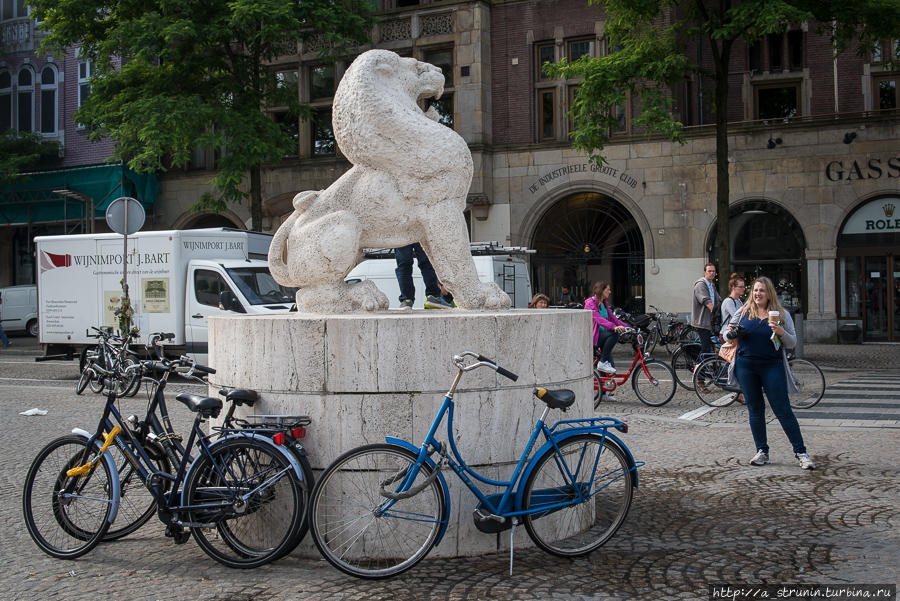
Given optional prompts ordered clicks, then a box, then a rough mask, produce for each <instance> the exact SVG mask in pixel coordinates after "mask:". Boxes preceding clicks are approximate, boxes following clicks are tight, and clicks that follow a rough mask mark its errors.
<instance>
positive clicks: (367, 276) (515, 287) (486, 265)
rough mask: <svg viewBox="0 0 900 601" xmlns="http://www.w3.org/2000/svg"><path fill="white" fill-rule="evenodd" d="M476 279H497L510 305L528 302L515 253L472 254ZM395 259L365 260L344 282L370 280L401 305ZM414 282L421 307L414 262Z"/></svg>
mask: <svg viewBox="0 0 900 601" xmlns="http://www.w3.org/2000/svg"><path fill="white" fill-rule="evenodd" d="M472 259H473V260H474V261H475V269H476V271H477V272H478V279H479V280H481V281H482V282H496V283H497V285H498V286H500V288H502V289H503V291H504V292H506V293H507V294H508V295H509V299H510V301H512V306H513V307H514V308H518V309H524V308H526V307H528V303H529V302H531V279H530V278H529V277H528V266H527V265H526V264H525V261H524V260H523V259H522V258H521V257H518V256H515V255H478V256H473V257H472ZM396 268H397V262H396V261H395V260H394V259H367V260H365V261H363V262H362V263H360V264H359V265H357V266H356V267H355V268H354V269H353V271H351V272H350V273H349V274H347V277H346V278H345V281H346V282H350V283H352V282H360V281H362V280H372V281H373V282H375V285H376V286H378V289H379V290H381V291H382V292H384V293H385V295H387V297H388V301H390V308H391V309H397V308H399V307H400V285H399V284H398V283H397V275H396V273H395V272H394V270H395V269H396ZM413 284H415V286H416V306H415V308H418V309H420V308H422V304H423V303H424V302H425V283H424V282H423V281H422V273H421V272H420V271H419V268H418V266H417V265H416V264H415V261H414V262H413Z"/></svg>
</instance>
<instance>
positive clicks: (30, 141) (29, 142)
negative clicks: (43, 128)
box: [0, 129, 59, 186]
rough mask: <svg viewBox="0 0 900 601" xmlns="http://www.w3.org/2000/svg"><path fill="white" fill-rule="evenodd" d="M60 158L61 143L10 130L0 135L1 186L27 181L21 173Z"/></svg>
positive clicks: (37, 135) (36, 135) (32, 133)
mask: <svg viewBox="0 0 900 601" xmlns="http://www.w3.org/2000/svg"><path fill="white" fill-rule="evenodd" d="M58 156H59V143H58V142H49V141H46V140H44V139H43V138H41V136H40V135H39V134H36V133H34V132H17V131H15V130H12V129H8V130H6V131H4V132H2V133H0V186H5V185H8V184H12V183H15V182H18V181H21V180H23V179H25V176H23V175H22V174H21V172H22V171H23V170H25V169H30V168H34V167H39V166H41V164H42V163H45V162H49V161H51V160H53V159H54V158H56V157H58Z"/></svg>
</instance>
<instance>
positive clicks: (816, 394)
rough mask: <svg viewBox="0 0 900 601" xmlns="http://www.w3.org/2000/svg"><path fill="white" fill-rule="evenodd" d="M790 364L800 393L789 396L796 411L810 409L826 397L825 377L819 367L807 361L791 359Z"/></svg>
mask: <svg viewBox="0 0 900 601" xmlns="http://www.w3.org/2000/svg"><path fill="white" fill-rule="evenodd" d="M788 364H789V365H790V367H791V373H792V374H793V376H794V382H795V383H796V384H797V388H799V391H798V392H795V393H793V394H789V395H788V399H789V400H790V403H791V407H793V408H794V409H810V408H812V407H815V406H816V405H818V404H819V401H821V400H822V397H823V396H824V395H825V375H824V374H823V373H822V370H821V369H819V366H818V365H816V364H815V363H813V362H812V361H807V360H806V359H791V360H790V361H789V362H788Z"/></svg>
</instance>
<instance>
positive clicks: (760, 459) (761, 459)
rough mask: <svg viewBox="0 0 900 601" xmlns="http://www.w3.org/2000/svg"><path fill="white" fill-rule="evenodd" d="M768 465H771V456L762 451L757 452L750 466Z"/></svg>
mask: <svg viewBox="0 0 900 601" xmlns="http://www.w3.org/2000/svg"><path fill="white" fill-rule="evenodd" d="M807 459H808V457H807ZM767 463H769V454H768V453H766V452H765V451H763V450H762V449H760V450H759V451H757V452H756V455H754V456H753V459H751V460H750V465H765V464H767Z"/></svg>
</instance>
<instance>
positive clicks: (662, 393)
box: [631, 359, 678, 407]
mask: <svg viewBox="0 0 900 601" xmlns="http://www.w3.org/2000/svg"><path fill="white" fill-rule="evenodd" d="M644 369H646V370H647V373H649V374H650V379H648V378H647V374H646V373H644ZM677 386H678V385H677V384H675V372H673V371H672V368H671V367H669V366H668V365H666V364H665V363H663V362H662V361H656V360H655V359H650V360H645V361H644V363H643V368H642V367H641V365H640V364H638V365H636V366H635V367H634V375H632V376H631V387H632V388H633V389H634V393H635V394H636V395H637V397H638V398H639V399H640V400H641V402H642V403H644V404H645V405H650V406H651V407H661V406H663V405H665V404H666V403H668V402H669V401H671V400H672V397H673V396H675V389H676V388H677Z"/></svg>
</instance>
